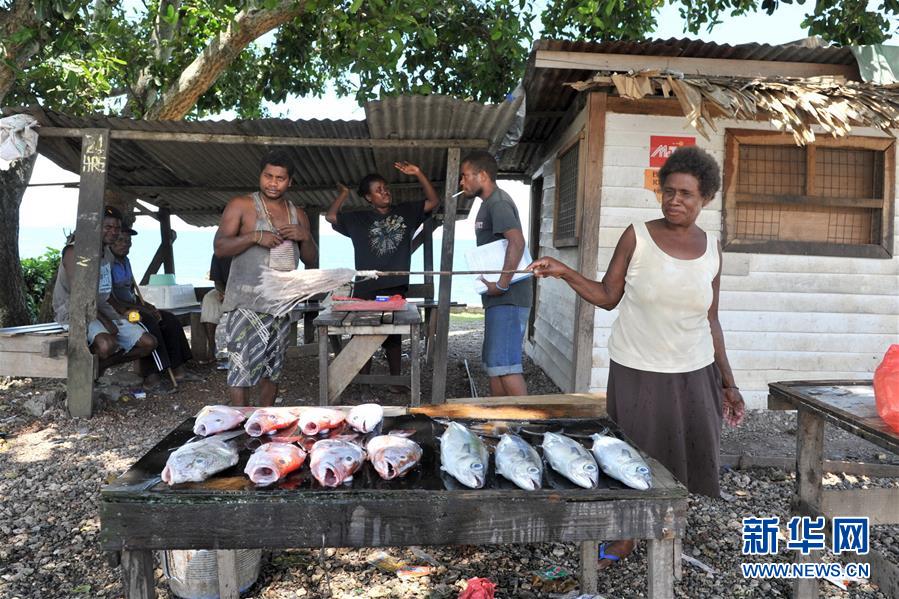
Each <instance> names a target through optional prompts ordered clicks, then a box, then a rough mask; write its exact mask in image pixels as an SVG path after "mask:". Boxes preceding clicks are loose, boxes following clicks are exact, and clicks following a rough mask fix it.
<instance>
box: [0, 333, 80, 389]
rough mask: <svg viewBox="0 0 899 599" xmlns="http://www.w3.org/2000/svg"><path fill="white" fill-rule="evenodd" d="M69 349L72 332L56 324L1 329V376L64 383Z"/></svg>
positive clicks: (66, 374)
mask: <svg viewBox="0 0 899 599" xmlns="http://www.w3.org/2000/svg"><path fill="white" fill-rule="evenodd" d="M68 346H69V332H68V330H66V329H65V328H64V327H63V326H62V325H60V324H58V323H56V322H47V323H43V324H33V325H27V326H21V327H7V328H5V329H0V375H2V376H31V377H44V378H53V379H64V378H66V377H67V376H68V362H69V358H68V355H67V352H68ZM94 367H95V368H96V358H95V359H94Z"/></svg>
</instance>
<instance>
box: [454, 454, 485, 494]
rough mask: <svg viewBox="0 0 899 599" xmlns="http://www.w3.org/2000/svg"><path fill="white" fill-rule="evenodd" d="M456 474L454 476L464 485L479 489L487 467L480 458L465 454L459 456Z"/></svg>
mask: <svg viewBox="0 0 899 599" xmlns="http://www.w3.org/2000/svg"><path fill="white" fill-rule="evenodd" d="M457 472H458V474H457V475H456V478H457V479H459V482H460V483H462V484H463V485H465V486H466V487H471V488H472V489H480V488H481V487H483V486H484V481H485V480H486V479H487V468H486V467H485V465H484V463H483V462H481V460H480V459H478V458H477V457H475V456H473V455H465V456H462V457H461V458H459V467H458V471H457Z"/></svg>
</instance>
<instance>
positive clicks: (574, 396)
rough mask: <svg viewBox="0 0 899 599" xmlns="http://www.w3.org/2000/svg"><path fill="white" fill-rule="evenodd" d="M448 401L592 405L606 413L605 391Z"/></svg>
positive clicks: (455, 398) (477, 403)
mask: <svg viewBox="0 0 899 599" xmlns="http://www.w3.org/2000/svg"><path fill="white" fill-rule="evenodd" d="M446 403H464V404H471V405H478V406H491V405H515V404H520V405H560V404H562V405H570V404H584V405H592V406H595V407H596V409H597V414H598V417H602V416H605V415H606V394H605V393H553V394H548V395H522V396H508V397H506V396H497V397H453V398H448V399H447V400H446Z"/></svg>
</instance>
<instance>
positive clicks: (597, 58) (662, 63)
mask: <svg viewBox="0 0 899 599" xmlns="http://www.w3.org/2000/svg"><path fill="white" fill-rule="evenodd" d="M534 66H535V67H536V68H538V69H572V70H590V71H624V72H626V71H634V72H637V71H640V70H644V69H659V70H664V69H670V70H673V71H679V72H681V73H684V74H686V75H703V76H725V77H819V76H822V75H842V76H843V77H846V78H847V79H850V80H854V81H858V80H859V73H858V68H857V67H856V66H853V65H843V64H818V63H808V62H788V61H780V60H777V61H773V60H736V59H730V58H691V57H682V56H638V55H631V54H613V53H605V52H604V53H594V52H568V51H562V50H538V51H537V55H536V57H535V62H534ZM41 131H42V132H43V130H41Z"/></svg>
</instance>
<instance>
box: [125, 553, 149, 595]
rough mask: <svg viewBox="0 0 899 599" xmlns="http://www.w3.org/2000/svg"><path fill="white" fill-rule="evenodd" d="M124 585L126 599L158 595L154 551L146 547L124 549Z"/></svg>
mask: <svg viewBox="0 0 899 599" xmlns="http://www.w3.org/2000/svg"><path fill="white" fill-rule="evenodd" d="M122 586H123V587H124V590H125V597H126V599H152V598H153V597H156V579H155V577H154V575H153V552H152V551H147V550H145V549H142V550H135V549H130V550H124V551H122Z"/></svg>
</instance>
